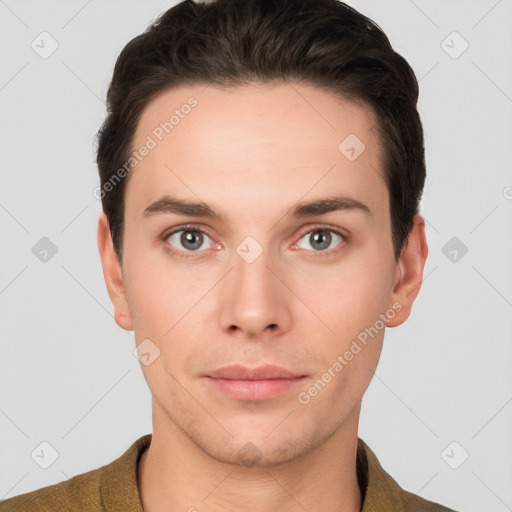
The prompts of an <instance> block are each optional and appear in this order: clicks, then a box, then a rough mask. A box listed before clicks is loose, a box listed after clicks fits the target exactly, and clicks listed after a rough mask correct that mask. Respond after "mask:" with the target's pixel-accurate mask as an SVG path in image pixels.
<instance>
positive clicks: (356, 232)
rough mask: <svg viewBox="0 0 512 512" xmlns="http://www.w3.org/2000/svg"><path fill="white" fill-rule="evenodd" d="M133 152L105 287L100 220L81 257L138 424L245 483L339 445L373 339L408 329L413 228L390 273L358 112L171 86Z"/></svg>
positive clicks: (263, 90) (387, 234) (322, 97)
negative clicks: (138, 383) (129, 345)
mask: <svg viewBox="0 0 512 512" xmlns="http://www.w3.org/2000/svg"><path fill="white" fill-rule="evenodd" d="M191 97H193V100H190V98H191ZM187 104H188V105H191V106H190V108H188V107H184V106H185V105H187ZM174 113H176V116H175V118H174V119H173V121H172V123H173V125H172V128H170V127H169V126H170V125H169V124H168V125H165V124H163V125H162V124H161V123H165V122H166V121H168V120H169V118H170V116H171V115H173V114H174ZM178 118H179V120H178V121H177V119H178ZM162 127H164V128H162ZM165 128H167V131H166V129H165ZM167 132H168V133H167ZM148 137H149V138H148ZM150 139H151V141H153V142H151V141H150ZM153 143H154V144H153ZM144 145H145V146H146V147H149V148H150V149H149V150H148V151H144V150H142V151H141V152H140V153H144V154H145V156H144V157H143V158H142V159H141V160H140V162H138V163H137V165H136V166H135V167H134V168H133V170H132V171H131V175H130V178H129V182H128V184H127V188H126V190H125V227H124V242H123V265H122V269H121V267H120V266H119V263H118V260H117V259H116V257H115V255H114V253H113V251H112V248H111V244H110V245H108V244H107V243H105V240H106V239H107V237H108V228H107V223H106V220H105V217H104V215H102V217H101V218H100V224H99V238H98V239H99V241H100V252H101V253H102V261H103V266H104V271H105V278H106V280H107V286H108V288H109V293H110V296H111V298H112V300H113V302H114V307H115V312H116V321H117V322H118V324H119V325H121V326H122V327H123V328H125V329H130V330H131V329H133V330H134V332H135V338H136V342H137V344H142V345H140V346H141V347H143V349H142V351H141V352H143V354H145V355H143V356H142V357H141V360H142V362H143V363H144V364H141V367H142V370H143V372H144V376H145V378H146V381H147V383H148V385H149V387H150V389H151V392H152V394H153V406H154V421H155V420H156V421H158V422H159V423H160V424H162V425H163V424H168V425H173V426H175V427H178V429H179V430H180V431H181V432H183V433H184V434H185V435H186V436H188V438H189V439H190V440H192V441H193V442H194V443H195V445H196V446H198V447H200V448H201V449H202V450H203V451H204V452H205V453H206V454H208V455H210V456H211V457H213V458H215V459H217V460H220V461H224V462H230V463H235V464H243V463H246V462H247V460H248V459H252V462H251V463H256V464H260V465H265V464H275V463H278V462H285V461H289V460H292V459H293V458H295V457H298V456H299V455H303V454H305V453H308V452H310V451H311V450H313V449H315V448H317V447H319V446H320V445H322V444H323V443H324V442H325V441H327V440H328V439H330V438H331V437H332V436H333V435H335V434H337V433H338V432H341V431H343V430H344V429H345V430H346V429H353V428H355V427H356V425H357V419H358V412H359V405H360V402H361V399H362V396H363V393H364V392H365V390H366V388H367V386H368V384H369V382H370V380H371V377H372V375H373V373H372V372H373V371H374V370H375V368H376V366H377V362H378V359H379V355H380V351H381V348H382V342H383V337H384V331H385V329H384V326H385V325H387V326H394V325H398V324H400V323H402V322H403V321H404V320H405V319H406V318H407V316H408V314H409V312H410V308H411V305H412V301H413V299H414V297H415V296H416V293H417V291H418V289H419V284H420V283H421V271H422V269H423V264H424V259H425V258H426V245H425V243H424V235H422V231H421V222H420V224H418V223H417V224H416V225H415V230H414V233H419V235H418V236H417V237H416V235H414V236H415V238H414V245H415V247H416V248H417V247H419V248H420V249H421V250H420V251H418V250H414V247H413V248H412V249H411V251H410V252H411V255H409V256H407V254H409V253H407V252H406V253H404V254H405V255H404V257H403V258H402V259H401V260H400V261H399V262H398V263H397V262H395V260H394V257H393V246H392V241H391V222H390V211H389V193H388V190H387V188H386V185H385V183H384V180H383V169H382V166H381V155H380V146H379V140H378V137H377V132H376V120H375V118H374V116H373V114H372V112H371V111H370V110H368V109H366V108H364V107H363V106H361V105H359V104H355V103H352V102H349V101H348V100H343V99H341V98H339V97H337V96H335V95H333V94H332V93H329V92H325V91H322V90H320V89H318V88H315V87H310V86H305V85H299V84H294V85H293V86H292V85H290V84H273V85H270V84H265V85H250V86H243V87H233V88H229V89H224V90H221V89H218V88H215V87H214V86H211V85H210V86H208V87H206V88H205V86H204V85H201V86H199V85H198V86H194V87H190V86H188V87H183V88H176V89H173V90H169V91H166V92H165V93H163V94H161V95H160V96H158V97H157V98H156V99H154V100H153V101H152V102H151V103H150V104H149V105H148V106H147V107H146V109H145V110H144V112H143V114H142V117H141V119H140V122H139V125H138V127H137V131H136V135H135V138H134V141H133V149H134V150H135V149H139V148H141V147H142V146H144ZM420 220H421V219H420ZM418 226H419V227H418ZM100 232H101V233H100ZM409 245H411V244H409ZM417 254H419V256H418V255H417ZM148 363H149V364H148ZM232 365H238V366H241V367H242V368H238V369H237V368H235V369H232V368H231V369H229V368H227V369H226V367H229V366H232ZM269 365H271V366H273V367H274V366H277V367H280V368H281V369H280V370H279V369H278V370H276V369H275V368H264V367H265V366H269ZM262 367H263V368H262ZM254 369H258V370H257V371H256V372H252V373H251V371H252V370H254ZM258 371H259V372H260V373H258ZM251 379H252V380H251Z"/></svg>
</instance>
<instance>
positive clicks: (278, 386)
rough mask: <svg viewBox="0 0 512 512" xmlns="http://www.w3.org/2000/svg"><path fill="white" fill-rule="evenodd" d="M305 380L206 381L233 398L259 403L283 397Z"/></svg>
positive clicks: (208, 379) (208, 378) (298, 378)
mask: <svg viewBox="0 0 512 512" xmlns="http://www.w3.org/2000/svg"><path fill="white" fill-rule="evenodd" d="M304 378H305V377H297V378H293V379H266V380H234V379H214V378H213V377H206V380H207V381H208V382H209V383H210V385H211V386H213V387H214V388H215V389H217V390H218V391H221V392H222V393H224V394H226V395H228V396H230V397H231V398H236V399H237V400H251V401H253V402H258V401H261V400H269V399H271V398H275V397H277V396H280V395H283V394H284V393H286V392H288V391H290V389H292V388H294V387H295V386H297V385H298V384H300V383H301V382H302V381H303V380H304Z"/></svg>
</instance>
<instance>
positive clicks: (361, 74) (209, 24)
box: [97, 0, 426, 261]
mask: <svg viewBox="0 0 512 512" xmlns="http://www.w3.org/2000/svg"><path fill="white" fill-rule="evenodd" d="M276 80H283V81H288V80H289V81H295V82H303V83H306V84H309V85H314V86H317V87H320V88H322V89H324V90H328V91H331V92H333V93H335V94H339V95H340V96H342V97H345V98H349V99H355V100H358V101H362V102H363V103H364V104H366V105H368V106H370V107H371V108H372V109H373V111H374V112H375V114H376V117H377V120H378V131H379V135H380V141H381V145H382V149H383V162H382V166H383V169H384V174H385V181H386V185H387V187H388V190H389V195H390V215H391V231H392V241H393V248H394V256H395V259H396V260H397V259H398V258H399V256H400V253H401V250H402V248H403V246H404V244H405V242H406V240H407V238H408V235H409V232H410V230H411V228H412V226H413V219H414V215H415V214H416V213H418V209H419V201H420V199H421V195H422V192H423V186H424V183H425V174H426V173H425V155H424V153H425V151H424V143H423V128H422V125H421V120H420V117H419V114H418V111H417V100H418V82H417V80H416V77H415V75H414V72H413V70H412V69H411V67H410V66H409V64H408V63H407V62H406V60H405V59H404V58H403V57H402V56H400V55H399V54H398V53H396V52H395V51H394V50H393V49H392V47H391V44H390V42H389V40H388V38H387V37H386V35H385V34H384V32H383V31H382V30H381V29H380V28H379V27H378V26H377V25H376V24H375V23H374V22H373V21H372V20H370V19H369V18H367V17H366V16H363V15H362V14H360V13H359V12H357V11H356V10H355V9H353V8H352V7H350V6H348V5H346V4H344V3H342V2H340V1H338V0H213V1H209V2H202V3H200V2H193V1H191V0H187V1H184V2H181V3H179V4H177V5H175V6H174V7H172V8H171V9H169V10H168V11H166V12H164V13H163V14H162V15H161V16H160V17H159V18H158V19H157V20H156V21H155V22H154V23H152V24H151V25H150V26H149V27H148V28H147V29H146V30H145V31H144V33H142V34H140V35H138V36H137V37H135V38H134V39H132V40H131V41H130V42H129V43H128V44H127V45H126V46H125V47H124V49H123V50H122V52H121V54H120V55H119V57H118V59H117V62H116V64H115V68H114V73H113V76H112V81H111V83H110V87H109V90H108V93H107V117H106V119H105V122H104V123H103V125H102V127H101V129H100V130H99V132H98V149H97V164H98V169H99V174H100V182H101V189H102V191H104V190H105V189H104V186H105V184H107V183H108V182H109V180H110V179H111V178H112V177H113V176H114V175H115V173H116V172H117V171H118V170H119V169H120V168H121V167H122V166H123V165H125V163H126V162H127V161H128V156H129V154H130V152H131V151H132V147H131V146H132V142H133V137H134V134H135V130H136V128H137V123H138V121H139V119H140V117H141V114H142V112H143V110H144V108H145V107H146V106H147V105H148V103H149V102H150V101H151V100H152V99H154V98H155V97H156V96H157V95H158V94H159V93H161V92H163V91H166V90H168V89H170V88H173V87H177V86H182V85H186V84H200V83H208V84H215V85H218V86H237V85H245V84H249V83H255V82H258V83H261V82H270V81H276ZM340 142H341V141H340ZM129 175H130V174H129V173H127V174H126V179H122V180H121V181H120V183H119V185H117V186H113V187H109V191H108V193H105V192H102V194H101V199H102V206H103V210H104V212H105V214H106V216H107V218H108V220H109V223H110V230H111V235H112V240H113V245H114V248H115V250H116V253H117V255H118V257H119V259H120V261H122V246H123V226H124V191H125V188H126V184H127V182H128V179H129Z"/></svg>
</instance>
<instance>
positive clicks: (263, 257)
mask: <svg viewBox="0 0 512 512" xmlns="http://www.w3.org/2000/svg"><path fill="white" fill-rule="evenodd" d="M272 260H273V258H272V251H271V250H270V249H269V248H268V247H264V246H263V245H262V244H260V243H259V242H258V241H257V240H256V239H255V238H254V237H246V238H245V239H244V240H243V241H242V242H241V243H240V244H239V245H238V246H237V247H236V250H235V251H234V252H233V255H232V265H233V270H232V271H231V272H230V279H229V281H230V283H229V286H228V287H227V289H225V290H224V291H223V297H222V298H221V302H222V304H221V308H222V310H221V322H222V325H223V327H224V328H226V329H231V330H233V329H234V328H235V327H236V328H238V329H237V330H241V331H244V332H245V333H246V334H247V335H249V336H257V335H258V334H260V333H262V332H263V331H264V330H265V329H267V328H271V329H273V330H276V329H287V328H288V325H289V321H290V311H289V309H288V305H287V299H286V296H285V295H286V293H285V292H286V290H284V287H283V285H282V284H281V283H280V282H279V280H278V279H276V277H275V276H274V274H273V272H272V271H271V270H270V269H269V267H270V268H272V267H273V266H275V265H274V264H273V263H274V262H273V261H272Z"/></svg>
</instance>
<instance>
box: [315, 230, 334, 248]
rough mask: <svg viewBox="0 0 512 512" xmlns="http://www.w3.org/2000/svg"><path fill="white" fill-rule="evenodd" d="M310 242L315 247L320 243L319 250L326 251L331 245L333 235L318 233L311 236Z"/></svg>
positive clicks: (323, 232) (326, 232)
mask: <svg viewBox="0 0 512 512" xmlns="http://www.w3.org/2000/svg"><path fill="white" fill-rule="evenodd" d="M310 242H311V245H312V246H313V247H315V244H317V243H318V245H317V246H316V247H317V249H326V248H327V247H329V245H330V243H331V234H330V233H329V231H317V232H315V233H312V234H311V236H310Z"/></svg>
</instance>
